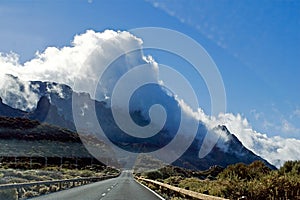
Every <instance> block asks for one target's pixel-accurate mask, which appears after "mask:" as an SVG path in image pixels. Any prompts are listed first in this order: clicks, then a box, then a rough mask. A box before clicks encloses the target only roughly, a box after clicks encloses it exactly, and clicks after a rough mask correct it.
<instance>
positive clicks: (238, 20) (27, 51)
mask: <svg viewBox="0 0 300 200" xmlns="http://www.w3.org/2000/svg"><path fill="white" fill-rule="evenodd" d="M299 11H300V2H299V1H258V0H256V1H195V0H187V1H174V0H173V1H172V0H167V1H155V0H150V1H142V0H141V1H137V0H133V1H121V0H120V1H116V0H113V1H108V0H105V1H96V0H94V1H84V0H82V1H58V0H54V1H0V26H1V29H0V52H4V53H8V52H10V51H13V52H16V53H18V54H19V55H20V60H21V62H25V61H26V60H29V59H31V58H32V57H34V54H35V52H36V51H43V50H44V49H45V48H46V47H48V46H55V47H62V46H66V45H70V42H71V41H72V39H73V37H74V35H76V34H80V33H84V32H85V31H86V30H87V29H93V30H95V31H103V30H105V29H114V30H129V29H133V28H138V27H147V26H156V27H164V28H170V29H173V30H177V31H180V32H182V33H184V34H186V35H188V36H190V37H192V38H193V39H195V40H196V41H197V42H198V43H199V44H201V45H202V46H203V47H204V48H205V49H206V50H207V52H208V53H209V54H210V56H211V57H212V58H213V60H214V61H215V62H216V64H217V66H218V68H219V70H220V72H221V75H222V77H223V81H224V84H225V89H226V94H227V111H228V112H230V113H234V114H237V113H241V114H242V116H244V117H246V118H247V119H248V121H249V122H250V123H251V125H252V127H253V129H255V130H257V131H259V132H262V133H267V134H268V135H269V136H274V135H280V136H282V137H284V138H290V137H294V138H297V139H300V93H299V91H300V79H299V76H300V12H299ZM153 54H154V59H155V60H157V61H158V62H159V63H164V64H169V65H176V63H177V62H175V61H174V60H173V59H170V56H168V55H164V54H162V53H155V52H154V53H153ZM179 63H181V64H183V63H182V62H179ZM175 67H176V66H175ZM191 79H192V80H193V82H194V85H198V84H199V85H200V86H199V93H198V95H199V96H200V98H201V97H202V99H203V101H202V102H200V105H201V106H202V107H203V109H204V110H205V111H207V112H208V110H209V102H208V101H209V98H208V95H207V94H206V93H207V92H206V91H205V89H203V88H205V87H203V86H201V84H203V83H201V81H197V80H195V79H193V78H192V77H191ZM195 87H196V86H195ZM202 90H203V91H202Z"/></svg>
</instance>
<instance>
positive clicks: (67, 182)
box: [0, 174, 120, 199]
mask: <svg viewBox="0 0 300 200" xmlns="http://www.w3.org/2000/svg"><path fill="white" fill-rule="evenodd" d="M119 175H120V174H117V175H108V176H102V177H90V178H76V179H63V180H53V181H36V182H27V183H12V184H3V185H0V190H7V189H17V192H18V199H21V198H22V193H23V190H22V189H23V188H30V187H33V186H42V185H46V186H51V185H57V186H58V191H59V190H61V189H62V188H65V187H66V188H72V187H76V186H81V185H85V184H88V183H93V182H97V181H102V180H106V179H110V178H116V177H118V176H119Z"/></svg>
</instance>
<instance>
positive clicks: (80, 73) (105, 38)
mask: <svg viewBox="0 0 300 200" xmlns="http://www.w3.org/2000/svg"><path fill="white" fill-rule="evenodd" d="M141 47H142V40H141V39H139V38H137V37H135V36H134V35H132V34H130V33H129V32H126V31H117V32H116V31H112V30H106V31H104V32H102V33H97V32H95V31H92V30H88V31H86V32H85V33H83V34H81V35H76V36H75V37H74V40H73V41H72V44H71V46H66V47H63V48H56V47H48V48H46V49H45V51H43V52H41V53H40V52H37V53H36V56H35V58H34V59H32V60H29V61H27V62H25V63H24V64H20V62H19V56H18V55H17V54H15V53H9V54H0V72H1V75H2V76H3V75H4V74H11V75H14V76H16V77H19V78H20V79H21V80H24V81H29V80H30V81H34V80H39V81H50V82H57V83H62V84H66V85H69V86H71V87H72V88H73V89H75V90H76V91H78V92H88V93H90V94H91V95H92V96H93V97H94V98H95V99H98V100H103V99H104V98H105V97H107V96H110V95H111V91H110V90H111V88H110V87H111V84H110V83H112V82H116V80H117V79H118V78H119V76H120V74H122V73H124V72H126V71H128V70H129V69H130V68H132V67H134V66H138V65H142V64H144V65H148V67H149V68H150V70H149V73H148V74H146V75H145V76H147V77H149V76H152V77H153V79H157V65H156V64H155V62H154V61H153V59H152V58H150V57H149V58H148V57H145V56H143V54H142V51H141V50H140V49H141ZM131 49H138V50H137V51H134V52H131V53H128V52H127V51H129V50H131ZM118 55H123V56H122V58H119V59H117V60H114V59H115V58H116V57H117V56H118ZM112 61H115V63H114V65H115V66H117V67H115V68H114V69H116V70H110V71H109V73H107V75H106V79H105V80H102V82H101V83H99V84H100V85H101V91H98V92H97V94H96V95H93V94H94V93H95V88H96V86H97V84H98V81H99V77H98V75H99V73H100V72H101V70H102V71H103V70H104V68H105V67H106V66H107V65H108V64H110V63H111V62H112ZM139 78H143V77H139ZM5 82H6V80H4V79H2V78H1V91H2V92H1V96H2V98H3V101H4V102H6V98H8V97H7V96H6V91H8V90H9V88H8V87H9V85H7V84H6V83H5ZM75 83H76V85H74V84H75ZM52 89H53V88H52ZM54 89H55V88H54ZM26 92H28V93H27V94H26V95H27V96H32V93H31V94H30V91H26ZM58 92H59V91H58ZM30 100H32V101H33V102H32V103H31V104H29V105H28V107H27V109H31V108H32V105H35V104H36V102H37V100H38V99H36V98H33V97H32V98H31V99H30ZM12 106H14V107H17V108H20V109H24V108H23V107H22V106H17V105H12Z"/></svg>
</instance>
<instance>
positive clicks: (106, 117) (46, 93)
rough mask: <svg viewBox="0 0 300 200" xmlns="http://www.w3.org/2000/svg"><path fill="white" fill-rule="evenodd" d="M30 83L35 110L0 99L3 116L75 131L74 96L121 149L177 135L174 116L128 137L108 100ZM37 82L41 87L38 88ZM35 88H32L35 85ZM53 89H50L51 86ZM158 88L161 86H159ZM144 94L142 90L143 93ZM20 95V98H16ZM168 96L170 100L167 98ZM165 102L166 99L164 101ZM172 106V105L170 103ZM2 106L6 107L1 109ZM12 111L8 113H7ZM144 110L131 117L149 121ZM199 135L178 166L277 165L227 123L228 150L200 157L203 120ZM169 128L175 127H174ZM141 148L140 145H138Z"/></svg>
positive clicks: (160, 143)
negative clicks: (151, 132) (148, 133)
mask: <svg viewBox="0 0 300 200" xmlns="http://www.w3.org/2000/svg"><path fill="white" fill-rule="evenodd" d="M30 85H31V86H32V85H35V87H34V88H35V92H36V94H37V95H38V96H39V97H40V98H39V101H38V103H37V106H36V108H35V109H34V110H32V111H22V110H19V109H15V108H12V107H10V106H8V105H6V104H4V103H3V102H2V99H1V102H0V116H1V115H2V116H9V115H11V117H23V118H28V119H31V120H38V121H39V122H41V123H43V122H44V123H49V124H53V125H56V126H60V127H63V128H68V129H70V130H73V131H74V130H76V127H75V125H74V119H73V113H72V106H74V105H72V98H74V97H75V98H78V99H79V101H78V102H79V105H75V106H82V105H85V106H86V110H84V111H83V115H89V114H90V109H93V108H95V109H96V115H97V118H98V122H99V123H102V124H101V125H103V127H104V129H106V131H107V132H109V133H110V134H109V135H108V137H109V139H110V140H111V141H112V142H113V143H114V144H115V145H117V146H119V147H120V148H123V149H125V150H130V151H131V150H136V149H139V152H140V151H141V152H148V151H152V150H153V148H154V149H159V148H162V147H164V146H165V145H166V144H167V143H168V142H169V141H171V140H172V139H173V137H174V134H175V133H176V132H174V131H173V130H172V129H176V127H175V128H174V127H172V124H173V123H174V122H176V123H178V121H177V120H178V119H177V118H176V116H175V117H173V118H171V119H170V120H171V121H170V120H169V121H167V123H166V125H165V127H164V128H163V129H162V130H161V131H160V133H159V134H158V135H159V136H156V137H155V136H154V137H151V138H150V139H148V138H147V140H146V142H145V140H140V139H135V138H132V137H128V135H127V134H124V133H122V132H121V131H120V129H119V128H118V127H117V125H116V123H115V121H114V118H113V115H112V113H111V109H110V108H109V106H108V105H107V104H106V103H105V102H99V101H97V100H93V99H91V97H90V96H89V95H88V94H87V93H76V92H74V91H73V90H72V88H71V87H69V86H67V85H63V84H58V83H49V82H41V81H33V82H30ZM37 85H38V87H37ZM32 88H33V87H32ZM49 88H50V89H49ZM157 90H158V91H159V88H158V89H157ZM141 94H143V92H142V93H141ZM14 98H17V97H14ZM168 98H169V100H168ZM163 101H166V102H173V103H172V104H174V105H173V107H174V109H177V108H176V106H177V104H176V103H177V102H176V101H173V99H172V98H171V97H168V96H166V97H165V100H163ZM138 103H140V105H143V106H144V104H146V107H147V104H153V103H155V100H154V101H153V100H149V101H146V103H145V102H138ZM163 103H165V102H163ZM170 106H171V107H172V105H169V108H170ZM2 108H3V109H2ZM8 111H9V112H8ZM143 112H144V111H143V110H132V112H131V114H130V115H131V117H132V118H133V119H134V121H135V122H136V123H137V124H144V125H145V124H147V123H149V119H147V117H145V115H144V114H143ZM199 123H200V124H199V127H198V132H197V135H196V137H195V139H194V141H193V142H192V144H191V146H190V147H189V148H188V149H187V150H186V152H185V153H183V155H182V156H181V157H180V158H179V159H178V160H176V161H175V162H174V163H173V164H174V165H177V166H183V167H185V168H191V169H207V168H209V167H210V166H214V165H219V166H222V167H226V166H227V165H230V164H234V163H237V162H243V163H246V164H250V163H251V162H253V161H254V160H262V161H263V162H265V163H266V164H267V165H268V166H269V167H270V168H272V169H274V168H275V167H274V166H273V165H271V164H270V163H268V162H267V161H266V160H265V159H263V158H261V157H259V156H257V155H255V154H254V153H253V152H252V151H250V150H249V149H247V148H246V147H244V146H243V144H242V143H241V142H240V141H239V140H238V138H237V137H236V136H235V135H234V134H232V133H230V132H229V130H228V129H227V128H226V126H224V125H219V126H218V127H216V129H220V130H221V131H223V132H225V133H226V135H227V136H228V138H229V139H228V140H227V141H225V142H224V141H220V143H222V145H226V146H227V149H226V148H225V149H224V148H222V147H221V146H220V145H219V146H218V145H215V146H214V147H213V149H212V151H211V152H210V153H209V154H208V155H207V156H206V157H204V158H202V159H200V158H199V157H198V152H199V148H200V146H201V145H202V143H203V138H204V136H205V134H208V133H207V128H206V127H205V125H204V124H203V123H202V122H199ZM84 126H85V127H84V128H85V129H86V130H87V132H89V131H91V132H92V131H93V125H89V126H87V125H84ZM169 127H172V128H171V129H170V128H169ZM77 128H78V127H77ZM137 147H138V148H137Z"/></svg>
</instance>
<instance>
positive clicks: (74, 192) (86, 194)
mask: <svg viewBox="0 0 300 200" xmlns="http://www.w3.org/2000/svg"><path fill="white" fill-rule="evenodd" d="M67 199H71V200H159V199H160V200H161V199H163V198H161V197H159V196H158V195H156V194H154V193H153V192H151V191H150V190H149V189H147V188H145V187H144V186H142V185H140V184H139V183H137V182H136V181H135V180H134V178H133V176H132V173H131V172H130V171H123V172H122V173H121V175H120V176H119V177H117V178H113V179H109V180H104V181H100V182H97V183H92V184H88V185H84V186H80V187H76V188H72V189H69V190H63V191H60V192H55V193H52V194H48V195H44V196H40V197H37V198H33V200H67Z"/></svg>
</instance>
